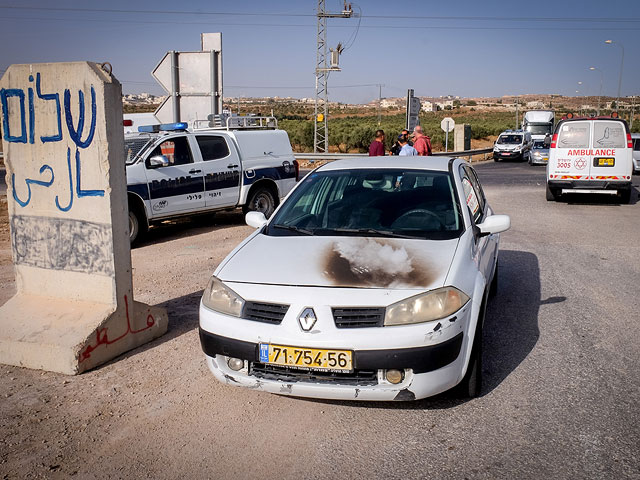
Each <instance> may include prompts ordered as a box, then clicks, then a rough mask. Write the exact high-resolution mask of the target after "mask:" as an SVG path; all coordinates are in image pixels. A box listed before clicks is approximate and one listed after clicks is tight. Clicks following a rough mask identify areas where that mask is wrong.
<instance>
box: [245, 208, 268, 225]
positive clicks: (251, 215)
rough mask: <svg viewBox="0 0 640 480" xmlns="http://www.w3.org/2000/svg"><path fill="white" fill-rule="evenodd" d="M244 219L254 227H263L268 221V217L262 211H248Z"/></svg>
mask: <svg viewBox="0 0 640 480" xmlns="http://www.w3.org/2000/svg"><path fill="white" fill-rule="evenodd" d="M244 221H245V222H246V223H247V225H249V226H250V227H253V228H262V227H264V226H265V225H266V223H267V217H265V216H264V213H262V212H247V214H246V215H245V217H244Z"/></svg>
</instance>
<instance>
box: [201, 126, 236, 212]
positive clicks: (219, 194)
mask: <svg viewBox="0 0 640 480" xmlns="http://www.w3.org/2000/svg"><path fill="white" fill-rule="evenodd" d="M195 139H196V143H197V145H198V152H199V155H200V158H201V165H202V173H203V175H204V190H205V206H206V207H207V208H216V207H228V206H235V205H237V203H238V198H239V196H240V158H239V156H238V152H237V151H236V149H235V148H234V146H233V145H230V142H229V140H228V138H227V137H225V136H224V135H219V134H218V135H216V134H208V133H203V134H197V135H195Z"/></svg>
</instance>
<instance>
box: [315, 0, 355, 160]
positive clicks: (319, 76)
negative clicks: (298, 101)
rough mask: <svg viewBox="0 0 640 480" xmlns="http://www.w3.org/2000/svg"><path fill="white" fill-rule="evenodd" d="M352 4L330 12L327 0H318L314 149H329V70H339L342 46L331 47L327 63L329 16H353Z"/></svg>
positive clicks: (325, 151)
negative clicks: (329, 62) (329, 60)
mask: <svg viewBox="0 0 640 480" xmlns="http://www.w3.org/2000/svg"><path fill="white" fill-rule="evenodd" d="M352 15H353V10H352V8H351V4H347V2H346V1H345V2H344V8H343V10H342V12H341V13H329V12H327V11H326V10H325V0H318V13H317V17H318V39H317V48H316V101H315V108H314V119H313V124H314V129H313V151H314V153H327V152H328V151H329V123H328V122H329V119H328V114H329V95H328V91H327V78H328V76H329V72H339V71H340V67H338V59H339V57H340V53H342V46H341V45H340V44H338V46H337V47H336V49H335V50H333V49H331V66H329V65H328V63H327V18H351V16H352Z"/></svg>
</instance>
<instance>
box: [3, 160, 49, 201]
mask: <svg viewBox="0 0 640 480" xmlns="http://www.w3.org/2000/svg"><path fill="white" fill-rule="evenodd" d="M45 170H48V171H49V173H51V178H50V179H49V180H46V181H45V180H33V179H31V178H27V179H26V180H25V183H26V184H27V190H28V192H29V196H28V197H27V199H26V200H24V201H23V200H20V199H19V198H18V194H17V193H16V174H15V173H13V174H12V175H11V190H13V199H14V200H15V201H16V202H17V203H18V205H20V206H21V207H26V206H27V205H29V202H30V201H31V185H40V186H42V187H47V188H48V187H50V186H51V185H52V184H53V178H54V175H53V168H51V167H50V166H49V165H42V167H40V173H41V174H42V172H44V171H45Z"/></svg>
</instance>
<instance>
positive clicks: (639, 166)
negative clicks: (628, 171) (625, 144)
mask: <svg viewBox="0 0 640 480" xmlns="http://www.w3.org/2000/svg"><path fill="white" fill-rule="evenodd" d="M631 140H632V141H633V152H632V156H633V173H635V174H638V173H640V133H632V134H631Z"/></svg>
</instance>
